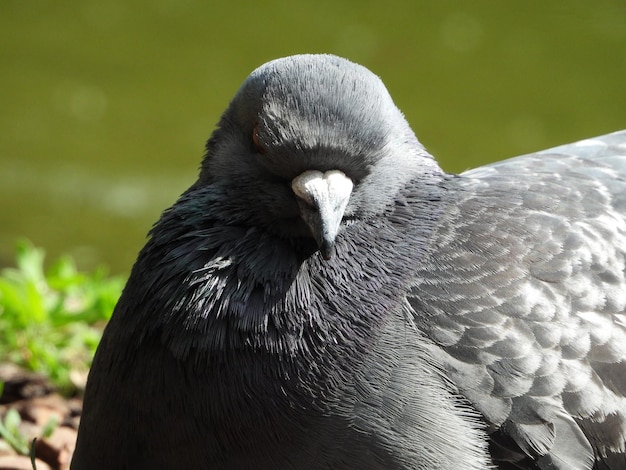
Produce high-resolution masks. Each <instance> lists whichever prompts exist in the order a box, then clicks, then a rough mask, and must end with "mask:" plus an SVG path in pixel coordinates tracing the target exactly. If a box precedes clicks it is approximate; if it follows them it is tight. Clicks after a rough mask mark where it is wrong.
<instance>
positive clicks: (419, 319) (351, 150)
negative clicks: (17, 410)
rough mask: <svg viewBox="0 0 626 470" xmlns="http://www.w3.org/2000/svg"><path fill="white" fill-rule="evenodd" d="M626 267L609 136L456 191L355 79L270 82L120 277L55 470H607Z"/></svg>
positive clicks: (476, 178)
mask: <svg viewBox="0 0 626 470" xmlns="http://www.w3.org/2000/svg"><path fill="white" fill-rule="evenodd" d="M625 259H626V132H624V131H622V132H618V133H614V134H610V135H607V136H604V137H600V138H597V139H591V140H587V141H582V142H580V143H577V144H571V145H569V146H563V147H560V148H556V149H553V150H550V151H545V152H541V153H537V154H533V155H529V156H523V157H517V158H514V159H510V160H506V161H503V162H500V163H497V164H493V165H488V166H486V167H482V168H479V169H476V170H471V171H469V172H466V173H463V174H461V175H450V174H446V173H445V172H443V171H442V170H441V169H440V168H439V166H438V165H437V164H436V162H435V161H434V159H433V158H432V157H431V156H430V155H429V154H428V153H427V152H426V151H425V150H424V148H423V147H422V146H421V144H420V143H419V142H418V140H417V139H416V138H415V136H414V134H413V132H412V131H411V129H410V128H409V126H408V124H407V123H406V121H405V120H404V118H403V116H402V114H401V113H400V112H399V111H398V109H397V108H396V107H395V105H394V104H393V102H392V100H391V98H390V97H389V95H388V93H387V91H386V89H385V87H384V85H383V84H382V82H381V81H380V80H379V79H378V78H377V77H376V76H375V75H373V74H372V73H371V72H369V71H367V70H366V69H365V68H363V67H361V66H358V65H356V64H353V63H351V62H348V61H346V60H344V59H340V58H337V57H333V56H327V55H304V56H294V57H289V58H285V59H279V60H277V61H272V62H270V63H268V64H265V65H264V66H262V67H260V68H259V69H257V70H256V71H254V72H253V73H252V74H251V75H250V77H248V79H247V80H246V81H245V82H244V84H243V86H242V87H241V89H240V90H239V92H238V93H237V95H236V96H235V98H234V99H233V101H232V102H231V104H230V106H229V108H228V109H227V111H226V112H225V113H224V115H223V116H222V119H221V121H220V123H219V126H218V128H217V129H216V131H215V132H214V133H213V135H212V136H211V138H210V139H209V142H208V144H207V153H206V156H205V159H204V161H203V164H202V168H201V172H200V176H199V178H198V181H197V182H196V183H195V184H194V185H192V186H191V188H189V190H187V191H186V192H185V193H184V194H183V195H182V196H181V197H180V199H179V200H178V201H177V202H176V203H175V204H174V205H173V206H172V207H171V208H170V209H168V210H167V211H165V213H164V214H163V216H162V217H161V219H160V220H159V222H157V224H156V225H155V226H154V228H153V229H152V231H151V234H150V239H149V241H148V242H147V244H146V246H145V247H144V249H143V250H142V251H141V253H140V254H139V256H138V259H137V262H136V263H135V266H134V267H133V271H132V273H131V276H130V278H129V281H128V284H127V286H126V287H125V289H124V292H123V294H122V297H121V299H120V301H119V303H118V305H117V307H116V309H115V312H114V314H113V317H112V319H111V321H110V323H109V325H108V326H107V328H106V330H105V333H104V335H103V338H102V342H101V344H100V346H99V348H98V351H97V353H96V356H95V358H94V362H93V366H92V370H91V372H90V376H89V380H88V384H87V389H86V393H85V400H84V410H83V416H82V418H81V424H80V429H79V437H78V442H77V448H76V452H75V455H74V459H73V462H72V469H74V470H81V469H99V468H102V469H105V468H106V469H109V468H120V469H123V468H129V469H131V468H132V469H142V468H146V469H147V468H163V469H174V468H176V469H179V468H210V469H245V468H250V469H270V468H271V469H335V468H359V469H361V468H362V469H391V470H393V469H398V470H399V469H444V470H445V469H455V470H457V469H469V470H472V469H485V468H494V467H495V468H502V469H508V468H529V469H532V468H538V469H550V468H554V469H568V470H569V469H581V470H582V469H591V468H598V469H601V468H607V469H608V468H610V469H620V468H625V466H626V463H625V462H626V461H625V458H624V445H625V440H626V438H625V436H626V423H625V418H626V370H625V369H626V366H625V365H624V360H625V358H626V321H625V320H624V314H625V313H626V280H625V276H626V261H625ZM594 465H595V466H594ZM602 465H604V466H602Z"/></svg>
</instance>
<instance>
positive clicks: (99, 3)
mask: <svg viewBox="0 0 626 470" xmlns="http://www.w3.org/2000/svg"><path fill="white" fill-rule="evenodd" d="M302 52H331V53H335V54H338V55H341V56H344V57H347V58H349V59H351V60H353V61H355V62H359V63H361V64H363V65H365V66H367V67H368V68H370V69H371V70H373V71H374V72H375V73H377V74H378V75H380V76H381V77H382V79H383V81H384V82H385V83H386V84H387V86H388V88H389V90H390V92H391V94H392V96H393V97H394V99H395V101H396V104H397V105H398V106H399V107H400V109H402V110H403V112H404V113H405V114H406V116H407V119H408V120H409V122H410V123H411V125H412V126H413V128H414V130H415V131H416V133H417V135H418V137H419V138H420V140H421V141H422V142H423V143H424V144H425V145H426V146H427V148H428V149H429V150H430V151H431V152H432V153H433V154H435V155H436V156H437V158H438V159H439V161H440V162H441V164H442V166H443V168H444V169H445V170H448V171H452V172H458V171H462V170H464V169H467V168H470V167H474V166H477V165H481V164H484V163H487V162H490V161H494V160H499V159H502V158H505V157H508V156H513V155H516V154H520V153H525V152H531V151H534V150H539V149H542V148H546V147H550V146H553V145H557V144H561V143H565V142H570V141H574V140H579V139H582V138H585V137H591V136H594V135H598V134H603V133H608V132H610V131H613V130H617V129H621V128H626V78H625V77H626V1H624V0H594V1H593V2H592V1H589V0H587V1H574V0H572V1H565V2H564V1H559V0H542V1H533V0H523V1H521V0H507V1H500V2H498V1H486V0H478V1H473V2H461V1H456V2H453V1H445V0H442V1H410V0H386V1H383V2H381V1H376V2H374V1H368V0H354V1H343V2H340V1H338V0H317V1H314V2H298V1H290V2H288V1H284V0H273V1H272V0H270V1H264V2H263V1H259V0H256V1H240V2H235V1H230V2H229V1H225V0H221V1H213V2H202V1H200V0H149V1H148V0H128V1H121V0H111V1H106V0H104V1H103V0H83V1H76V2H58V1H47V0H41V1H27V0H3V1H2V2H0V64H1V65H0V67H1V69H0V71H1V73H0V205H1V206H0V265H6V264H8V263H9V262H10V260H11V259H12V252H13V245H14V241H15V239H16V238H17V237H20V236H26V237H28V238H30V239H31V240H33V241H34V243H36V244H38V245H41V246H43V247H45V248H46V249H47V251H48V253H49V254H50V255H52V256H56V255H58V254H59V253H62V252H68V253H71V254H73V255H74V256H76V257H77V259H78V262H79V266H81V267H83V268H91V267H93V265H95V264H100V263H105V264H108V265H110V266H111V267H112V270H113V272H121V273H127V272H128V271H129V270H130V267H131V265H132V262H133V261H134V258H135V256H136V253H137V251H138V250H139V248H140V247H141V246H142V245H143V243H144V242H145V236H146V232H147V231H148V229H149V228H150V226H151V224H152V223H153V222H154V221H155V220H156V219H157V217H158V216H159V214H160V212H161V211H162V210H163V209H164V208H165V207H167V206H169V205H170V204H171V203H172V202H173V201H174V200H175V199H176V197H177V196H178V195H179V194H180V193H181V192H182V191H183V190H184V189H185V188H186V187H187V186H189V185H190V184H191V183H192V182H193V181H194V179H195V176H196V169H197V168H198V165H199V162H200V158H201V156H202V153H203V145H204V141H205V139H206V138H207V137H208V135H209V134H210V132H211V130H212V129H213V126H214V124H215V122H216V121H217V119H218V118H219V115H220V113H221V112H222V110H223V109H224V108H225V107H226V105H227V104H228V101H229V100H230V98H231V97H232V95H233V94H234V92H235V91H236V90H237V88H238V87H239V85H240V84H241V82H242V81H243V79H244V78H245V77H246V75H247V74H248V73H249V72H250V71H251V70H252V69H254V68H255V67H257V66H258V65H260V64H262V63H263V62H265V61H267V60H270V59H273V58H276V57H280V56H285V55H289V54H295V53H302Z"/></svg>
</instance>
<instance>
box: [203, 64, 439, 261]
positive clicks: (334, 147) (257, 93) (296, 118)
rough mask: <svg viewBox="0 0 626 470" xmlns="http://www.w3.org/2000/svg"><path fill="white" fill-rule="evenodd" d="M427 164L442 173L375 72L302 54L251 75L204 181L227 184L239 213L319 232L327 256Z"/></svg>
mask: <svg viewBox="0 0 626 470" xmlns="http://www.w3.org/2000/svg"><path fill="white" fill-rule="evenodd" d="M420 157H421V158H420ZM423 157H426V158H423ZM424 171H436V172H438V171H440V170H439V168H438V167H437V165H436V163H435V162H434V160H433V159H432V157H431V156H430V155H429V154H428V153H427V152H426V151H425V150H424V149H423V147H422V146H421V144H420V143H419V142H418V141H417V138H416V137H415V135H414V133H413V132H412V130H411V129H410V127H409V126H408V124H407V123H406V121H405V119H404V117H403V116H402V113H401V112H400V111H399V110H398V108H397V107H396V106H395V105H394V103H393V101H392V99H391V97H390V96H389V93H388V92H387V90H386V88H385V86H384V85H383V83H382V81H381V80H380V79H379V78H378V77H377V76H376V75H374V74H373V73H372V72H370V71H369V70H367V69H366V68H364V67H362V66H360V65H357V64H354V63H352V62H350V61H348V60H345V59H341V58H339V57H335V56H331V55H298V56H292V57H286V58H283V59H277V60H274V61H271V62H268V63H267V64H265V65H263V66H261V67H259V68H258V69H256V70H255V71H253V72H252V73H251V74H250V76H249V77H248V78H247V79H246V80H245V82H244V83H243V85H242V86H241V88H240V89H239V91H238V92H237V94H236V96H235V97H234V99H233V100H232V102H231V103H230V105H229V107H228V109H227V110H226V112H225V113H224V115H223V116H222V118H221V120H220V122H219V125H218V128H217V129H216V130H215V132H214V133H213V135H212V136H211V138H210V139H209V141H208V144H207V153H206V156H205V159H204V161H203V164H202V170H201V174H200V179H199V181H198V183H196V185H199V186H203V185H214V186H215V185H217V186H220V185H222V186H223V187H224V188H228V191H227V192H228V196H227V197H228V199H229V202H228V204H227V205H228V206H229V207H230V206H231V205H236V207H237V211H236V213H237V215H232V216H230V217H231V218H232V217H239V218H244V217H247V218H248V222H249V223H252V224H254V225H255V226H261V227H263V228H264V229H266V230H268V231H269V232H272V233H274V234H277V235H279V236H281V237H285V238H302V237H305V238H306V237H308V238H312V239H313V240H314V241H315V242H316V244H317V247H318V249H319V251H320V252H321V254H322V256H323V257H324V258H325V259H329V258H331V257H332V256H333V253H334V250H335V241H336V239H337V237H338V236H339V235H340V233H341V232H342V229H343V227H344V226H345V225H346V224H349V223H350V221H351V220H361V219H367V218H368V217H371V216H374V215H375V214H377V213H380V212H382V211H383V210H384V208H385V207H386V206H388V204H389V203H390V202H391V201H392V200H393V197H394V196H395V195H396V193H397V191H398V188H401V187H402V186H403V185H404V184H405V183H406V181H408V180H409V179H411V178H413V177H415V176H416V175H417V174H419V173H421V172H424ZM235 222H237V223H239V222H240V220H237V221H235Z"/></svg>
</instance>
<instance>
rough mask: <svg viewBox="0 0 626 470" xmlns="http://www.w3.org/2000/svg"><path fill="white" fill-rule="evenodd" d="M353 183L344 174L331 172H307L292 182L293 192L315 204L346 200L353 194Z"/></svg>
mask: <svg viewBox="0 0 626 470" xmlns="http://www.w3.org/2000/svg"><path fill="white" fill-rule="evenodd" d="M352 187H353V183H352V180H351V179H350V178H348V177H347V176H346V175H345V174H344V173H343V172H341V171H339V170H329V171H326V172H324V173H322V172H321V171H318V170H307V171H304V172H303V173H301V174H300V175H298V176H296V177H295V178H294V179H293V180H292V182H291V188H292V190H293V192H294V193H295V194H296V196H298V197H299V198H301V199H303V200H304V201H306V202H308V203H309V204H313V203H314V201H317V202H318V203H319V202H321V201H327V200H329V199H331V195H333V199H346V198H347V197H349V196H350V193H351V192H352Z"/></svg>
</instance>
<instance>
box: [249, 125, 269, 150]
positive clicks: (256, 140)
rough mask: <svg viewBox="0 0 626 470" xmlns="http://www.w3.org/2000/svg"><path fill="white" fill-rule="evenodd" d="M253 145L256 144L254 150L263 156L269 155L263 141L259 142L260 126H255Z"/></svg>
mask: <svg viewBox="0 0 626 470" xmlns="http://www.w3.org/2000/svg"><path fill="white" fill-rule="evenodd" d="M252 143H253V144H254V148H255V150H256V151H257V152H259V153H260V154H261V155H265V154H266V153H267V149H266V148H265V147H263V145H261V141H260V140H259V124H258V123H257V124H255V126H254V128H253V129H252Z"/></svg>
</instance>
